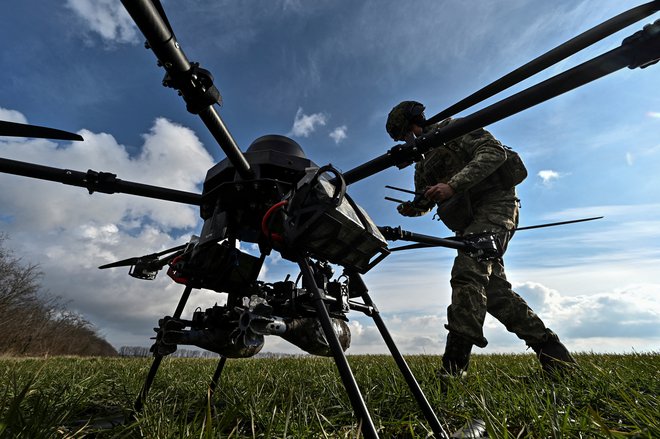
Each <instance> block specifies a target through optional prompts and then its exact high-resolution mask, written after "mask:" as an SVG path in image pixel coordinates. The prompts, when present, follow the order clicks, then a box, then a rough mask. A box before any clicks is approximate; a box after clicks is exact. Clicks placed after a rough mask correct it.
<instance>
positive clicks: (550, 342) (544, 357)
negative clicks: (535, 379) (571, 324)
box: [530, 331, 577, 377]
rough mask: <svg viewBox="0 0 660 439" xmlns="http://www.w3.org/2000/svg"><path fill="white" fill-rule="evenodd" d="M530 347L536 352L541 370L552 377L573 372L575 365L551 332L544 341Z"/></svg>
mask: <svg viewBox="0 0 660 439" xmlns="http://www.w3.org/2000/svg"><path fill="white" fill-rule="evenodd" d="M530 347H531V348H532V349H533V350H534V352H536V356H537V357H538V359H539V362H540V363H541V369H543V372H545V373H546V374H548V375H550V376H552V377H558V376H561V375H564V374H566V373H567V372H571V371H573V370H575V368H576V366H577V363H576V361H575V359H573V357H572V356H571V354H570V353H569V352H568V349H566V346H564V345H563V344H562V342H560V341H559V337H557V334H555V333H554V332H552V331H548V338H547V340H546V341H544V342H541V343H536V344H531V345H530Z"/></svg>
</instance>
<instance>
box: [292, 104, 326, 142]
mask: <svg viewBox="0 0 660 439" xmlns="http://www.w3.org/2000/svg"><path fill="white" fill-rule="evenodd" d="M326 119H327V116H326V115H325V114H323V113H314V114H304V113H303V109H302V108H298V111H297V112H296V116H295V118H294V120H293V127H292V128H291V131H290V132H289V134H288V135H293V136H298V137H309V135H310V134H312V133H313V132H314V131H316V128H317V127H319V126H325V123H326Z"/></svg>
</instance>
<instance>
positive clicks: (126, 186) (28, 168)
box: [0, 158, 202, 206]
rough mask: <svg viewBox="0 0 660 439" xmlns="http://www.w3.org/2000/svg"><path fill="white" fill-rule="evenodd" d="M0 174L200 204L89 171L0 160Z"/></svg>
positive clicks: (196, 198) (197, 198) (196, 197)
mask: <svg viewBox="0 0 660 439" xmlns="http://www.w3.org/2000/svg"><path fill="white" fill-rule="evenodd" d="M0 172H4V173H7V174H14V175H21V176H23V177H30V178H36V179H39V180H48V181H56V182H60V183H63V184H66V185H69V186H78V187H84V188H87V190H88V191H89V193H90V194H92V193H94V192H102V193H105V194H114V193H124V194H131V195H138V196H141V197H147V198H156V199H159V200H166V201H173V202H175V203H183V204H191V205H195V206H200V205H201V204H202V196H201V195H200V194H195V193H192V192H184V191H179V190H176V189H168V188H164V187H160V186H151V185H148V184H142V183H136V182H132V181H124V180H120V179H118V178H117V176H116V175H115V174H111V173H109V172H96V171H93V170H91V169H90V170H88V171H87V172H80V171H72V170H70V169H61V168H53V167H50V166H43V165H36V164H33V163H26V162H19V161H17V160H9V159H5V158H0Z"/></svg>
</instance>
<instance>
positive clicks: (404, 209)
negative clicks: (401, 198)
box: [396, 201, 419, 216]
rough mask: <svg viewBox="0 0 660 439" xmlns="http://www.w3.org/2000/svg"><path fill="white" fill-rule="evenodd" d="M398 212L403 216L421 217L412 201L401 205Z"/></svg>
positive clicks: (397, 208)
mask: <svg viewBox="0 0 660 439" xmlns="http://www.w3.org/2000/svg"><path fill="white" fill-rule="evenodd" d="M396 210H398V211H399V213H400V214H401V215H403V216H419V212H418V211H417V209H416V208H415V206H413V204H412V203H411V202H410V201H406V202H405V203H401V204H399V205H398V206H397V207H396Z"/></svg>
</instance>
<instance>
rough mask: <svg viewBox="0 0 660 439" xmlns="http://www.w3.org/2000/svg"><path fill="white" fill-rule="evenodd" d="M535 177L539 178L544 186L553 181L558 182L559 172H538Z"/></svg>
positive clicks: (545, 170) (548, 170)
mask: <svg viewBox="0 0 660 439" xmlns="http://www.w3.org/2000/svg"><path fill="white" fill-rule="evenodd" d="M537 175H538V176H539V177H541V181H542V183H543V184H544V185H546V186H547V185H550V184H552V182H553V181H555V180H558V179H559V177H561V175H560V174H559V172H557V171H553V170H550V169H544V170H542V171H539V172H538V174H537Z"/></svg>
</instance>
